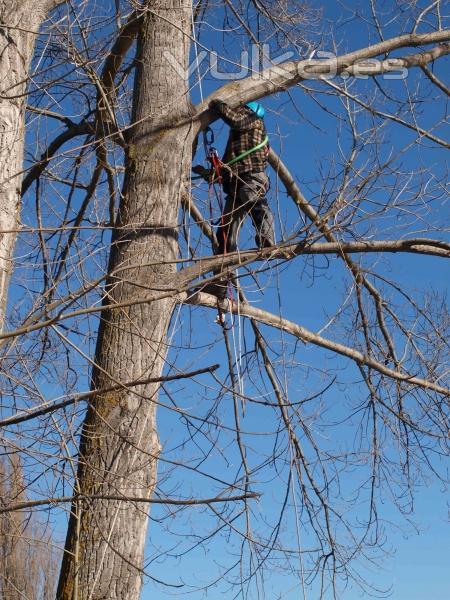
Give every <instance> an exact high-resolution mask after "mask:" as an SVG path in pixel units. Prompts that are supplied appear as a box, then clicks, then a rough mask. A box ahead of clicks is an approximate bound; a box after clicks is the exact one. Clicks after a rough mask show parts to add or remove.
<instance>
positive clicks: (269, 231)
mask: <svg viewBox="0 0 450 600" xmlns="http://www.w3.org/2000/svg"><path fill="white" fill-rule="evenodd" d="M268 189H269V178H268V177H267V175H266V174H265V173H264V172H259V173H243V174H242V175H240V176H239V177H233V179H232V180H231V182H228V181H225V182H224V191H225V193H226V194H227V198H226V201H225V208H224V212H223V216H222V219H221V223H220V226H219V227H218V229H217V242H218V248H217V251H216V254H224V253H225V252H235V251H236V250H237V238H238V235H239V229H240V228H241V225H242V223H243V222H244V220H245V217H246V216H247V215H250V217H251V219H252V222H253V226H254V228H255V242H256V245H257V247H258V248H266V247H267V246H273V244H275V230H274V221H273V215H272V212H271V210H270V208H269V205H268V204H267V200H266V192H267V191H268Z"/></svg>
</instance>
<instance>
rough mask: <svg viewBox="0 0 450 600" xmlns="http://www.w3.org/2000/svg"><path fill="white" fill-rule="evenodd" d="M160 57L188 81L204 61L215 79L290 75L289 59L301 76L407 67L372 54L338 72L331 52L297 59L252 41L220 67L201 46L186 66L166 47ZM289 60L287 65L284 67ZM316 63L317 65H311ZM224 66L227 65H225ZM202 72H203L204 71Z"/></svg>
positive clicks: (392, 71) (395, 73) (394, 72)
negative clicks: (278, 53)
mask: <svg viewBox="0 0 450 600" xmlns="http://www.w3.org/2000/svg"><path fill="white" fill-rule="evenodd" d="M164 58H165V59H166V60H167V62H168V63H169V65H170V66H171V67H172V69H173V70H174V71H175V72H176V73H177V75H178V76H179V77H180V79H183V80H184V81H189V79H190V78H191V76H192V75H193V74H194V73H195V72H196V71H197V70H198V69H200V66H201V65H204V63H205V61H206V62H207V63H208V68H207V70H206V72H207V73H208V74H209V75H210V76H211V77H212V78H213V79H218V80H236V79H244V78H245V77H250V78H252V79H257V80H259V79H270V78H272V77H273V76H274V75H277V76H280V75H283V74H284V73H285V74H286V77H292V75H293V69H292V62H291V61H294V60H295V61H297V65H296V73H297V74H298V75H300V76H301V77H302V78H303V79H332V78H333V77H336V76H338V77H344V78H345V77H349V76H352V77H356V78H359V79H368V78H369V77H370V76H371V75H381V76H382V77H384V78H385V79H406V77H407V76H408V69H407V68H406V67H405V66H404V64H403V62H402V60H401V59H387V60H383V61H382V60H378V59H376V58H372V59H365V60H364V61H360V62H356V63H355V64H354V65H352V66H351V67H348V68H347V69H345V70H344V71H342V70H341V72H340V73H338V68H337V66H338V60H337V56H336V54H334V53H333V52H326V51H325V50H318V51H315V52H313V53H312V55H311V56H310V57H309V58H308V59H304V60H300V59H299V58H298V57H296V55H295V53H294V52H291V51H290V52H285V53H284V54H281V55H280V56H276V57H272V56H271V54H270V46H269V44H263V45H262V46H257V45H256V44H252V45H251V46H250V50H249V51H248V50H244V51H242V52H241V54H240V57H239V60H236V61H232V60H230V59H226V58H222V59H221V60H222V68H223V69H224V70H221V69H219V60H218V55H217V52H215V51H211V52H209V51H207V50H202V51H201V52H199V53H198V54H197V56H196V57H195V58H194V60H193V61H192V62H191V63H190V64H189V66H188V68H187V69H186V68H185V66H184V65H182V64H180V63H179V62H178V60H177V59H176V58H175V57H174V56H173V54H172V53H171V52H170V50H165V51H164ZM288 64H290V67H291V68H290V69H288V68H284V67H287V65H288ZM318 66H320V70H319V69H314V67H318ZM226 67H228V68H226ZM203 69H204V67H203ZM205 74H206V73H205Z"/></svg>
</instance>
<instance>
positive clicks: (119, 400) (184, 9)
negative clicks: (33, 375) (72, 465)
mask: <svg viewBox="0 0 450 600" xmlns="http://www.w3.org/2000/svg"><path fill="white" fill-rule="evenodd" d="M149 6H150V8H152V4H149ZM190 23H191V12H190V8H189V7H188V6H187V5H186V3H184V4H183V3H182V2H181V0H168V1H165V2H164V9H163V10H161V12H160V13H159V11H158V8H155V9H154V10H151V11H150V10H148V11H147V12H146V13H145V15H144V19H143V24H142V26H141V30H140V32H139V35H138V41H137V53H138V54H137V55H138V66H137V73H136V80H135V88H134V107H133V123H134V126H133V128H132V131H131V134H130V136H129V139H128V146H127V157H126V175H125V182H124V189H123V194H122V200H121V206H120V208H119V215H118V220H117V227H116V230H115V234H114V239H113V244H112V251H111V256H110V265H109V269H110V273H111V272H112V271H115V274H114V276H112V277H111V278H110V281H109V283H108V287H107V290H106V294H105V301H106V302H112V303H115V302H123V301H126V300H130V299H133V298H134V297H138V296H139V294H140V293H142V288H143V286H144V287H145V288H152V289H157V288H158V287H160V286H161V284H162V282H163V281H164V280H166V281H167V280H169V279H170V277H171V274H172V273H173V272H174V271H175V264H174V263H172V265H171V264H170V261H171V259H176V257H177V217H178V210H179V202H180V196H181V192H182V189H183V181H185V179H186V177H187V174H188V172H189V167H190V161H191V155H190V148H191V141H190V138H191V129H190V126H188V125H184V126H182V127H179V128H176V129H171V130H168V129H165V127H167V126H168V125H170V124H171V123H172V122H173V120H174V119H176V120H178V119H180V120H184V121H185V122H186V121H188V120H189V119H186V117H189V115H190V112H191V108H190V103H189V97H188V89H187V84H186V82H185V81H184V80H182V79H180V78H179V77H178V76H176V75H175V74H174V71H173V70H172V69H170V67H169V66H168V63H167V61H166V58H165V55H164V52H165V51H166V50H167V49H170V50H171V52H172V55H173V56H174V58H175V59H176V60H177V61H178V62H179V64H185V65H186V67H187V62H188V57H189V33H190ZM149 263H153V266H148V264H149ZM137 264H141V265H142V267H140V268H137V269H136V268H133V269H128V268H127V267H128V266H131V265H134V266H136V265H137ZM117 269H120V271H119V272H117ZM173 307H174V300H172V299H170V298H169V299H165V300H161V301H158V302H153V303H151V304H143V305H137V306H132V307H129V308H126V309H124V310H116V311H109V312H107V313H106V314H104V315H103V319H102V322H101V326H100V332H99V337H98V341H97V350H96V365H97V367H96V369H95V372H94V374H93V387H94V388H104V387H108V386H111V384H112V383H117V382H121V381H122V382H125V381H129V380H131V379H133V380H135V379H141V378H147V377H152V375H153V374H154V375H155V376H158V375H159V374H160V373H161V370H162V368H163V364H164V358H165V355H166V349H167V347H166V332H167V328H168V325H169V322H170V319H171V315H172V311H173ZM157 392H158V384H148V385H142V386H139V387H137V388H132V389H126V388H125V387H124V388H123V389H121V390H120V391H115V392H111V393H108V394H104V395H103V396H100V397H97V398H96V399H95V401H94V402H93V403H92V405H91V406H90V408H89V410H88V412H87V416H86V419H85V423H84V428H83V433H82V440H81V445H80V457H79V469H78V481H77V483H76V486H75V490H74V491H75V493H76V492H79V493H81V494H87V495H89V494H116V495H117V494H120V495H123V497H124V500H123V501H111V500H91V501H89V502H88V501H86V500H85V501H83V503H82V504H81V502H78V503H75V504H74V505H73V507H72V513H71V517H70V522H69V529H68V535H67V540H66V552H65V554H64V559H63V564H62V569H61V576H60V582H59V587H58V594H57V597H58V599H59V600H72V599H73V598H74V597H76V598H77V600H87V599H89V600H100V599H106V598H108V599H110V600H119V599H120V600H137V599H138V598H139V595H140V591H141V586H142V570H141V569H142V563H143V556H144V546H145V537H146V529H147V520H148V519H147V510H146V509H147V508H148V507H147V506H146V505H145V504H144V505H142V504H140V505H136V504H133V503H132V502H127V501H126V500H125V499H126V498H127V497H132V496H135V497H136V496H139V497H148V498H150V497H151V495H152V492H153V489H154V485H155V482H156V464H157V456H158V453H159V440H158V435H157V431H156V418H155V409H156V406H155V404H154V403H153V402H152V399H153V398H154V397H155V395H156V394H157Z"/></svg>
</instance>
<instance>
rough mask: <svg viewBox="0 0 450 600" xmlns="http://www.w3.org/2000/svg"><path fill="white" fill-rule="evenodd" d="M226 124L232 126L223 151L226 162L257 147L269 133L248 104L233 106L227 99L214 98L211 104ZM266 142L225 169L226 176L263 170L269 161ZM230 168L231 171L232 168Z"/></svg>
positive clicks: (227, 177) (226, 178)
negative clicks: (227, 102) (229, 104)
mask: <svg viewBox="0 0 450 600" xmlns="http://www.w3.org/2000/svg"><path fill="white" fill-rule="evenodd" d="M211 108H212V110H214V111H215V112H216V113H217V114H218V115H219V116H220V117H221V118H222V119H223V120H224V121H225V123H226V124H227V125H229V126H230V128H231V130H230V134H229V137H228V143H227V146H226V148H225V154H224V155H223V159H222V160H223V162H224V163H227V162H229V161H230V160H232V159H233V158H235V157H236V156H239V154H242V153H243V152H245V151H246V150H250V149H251V148H254V147H255V146H257V145H258V144H260V143H261V142H262V141H263V140H264V139H265V137H266V135H267V132H266V128H265V127H264V121H263V120H262V119H260V118H259V117H257V116H256V114H255V113H254V112H253V111H252V110H251V109H250V108H247V107H246V106H240V107H238V108H231V107H230V106H228V104H226V103H225V102H220V101H218V100H216V101H214V103H213V105H212V106H211ZM267 148H268V147H267V145H266V146H264V147H263V148H261V149H260V150H256V151H255V152H252V153H251V154H249V155H248V156H246V157H245V158H242V159H241V160H239V161H238V162H237V163H235V164H234V165H232V166H231V167H230V168H229V169H228V168H225V169H224V170H223V175H224V178H225V180H229V179H230V176H232V175H243V174H244V173H250V172H253V173H260V172H263V171H264V170H265V168H266V165H267ZM230 169H231V172H230Z"/></svg>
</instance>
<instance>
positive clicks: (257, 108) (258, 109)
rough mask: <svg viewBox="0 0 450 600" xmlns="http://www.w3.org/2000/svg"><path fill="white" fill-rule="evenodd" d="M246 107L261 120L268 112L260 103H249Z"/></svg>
mask: <svg viewBox="0 0 450 600" xmlns="http://www.w3.org/2000/svg"><path fill="white" fill-rule="evenodd" d="M245 106H247V108H249V109H250V110H252V111H253V112H254V113H255V114H256V116H257V117H259V118H260V119H263V118H264V115H265V114H266V111H265V110H264V107H263V106H262V105H261V104H259V102H247V104H246V105H245Z"/></svg>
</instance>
